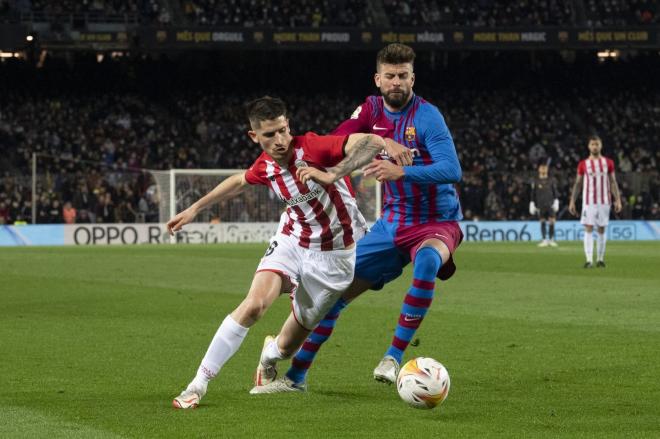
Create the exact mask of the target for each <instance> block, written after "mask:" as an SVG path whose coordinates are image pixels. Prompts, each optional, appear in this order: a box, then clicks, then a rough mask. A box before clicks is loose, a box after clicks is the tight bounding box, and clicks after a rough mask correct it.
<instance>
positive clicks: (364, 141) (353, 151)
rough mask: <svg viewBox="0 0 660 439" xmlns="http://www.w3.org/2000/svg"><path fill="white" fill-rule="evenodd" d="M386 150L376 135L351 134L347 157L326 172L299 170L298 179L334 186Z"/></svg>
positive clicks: (380, 138)
mask: <svg viewBox="0 0 660 439" xmlns="http://www.w3.org/2000/svg"><path fill="white" fill-rule="evenodd" d="M383 148H385V141H384V140H383V138H382V137H380V136H376V135H374V134H351V135H350V136H349V137H348V140H347V141H346V145H345V146H344V151H345V153H346V157H344V159H343V160H342V161H340V162H339V163H337V164H336V165H335V166H333V167H331V168H328V169H326V171H325V172H323V171H321V170H320V169H316V168H311V167H310V168H298V178H299V179H300V181H301V182H303V183H306V182H307V180H309V179H312V180H314V181H316V182H317V183H321V184H332V183H334V182H335V181H337V180H339V179H340V178H342V177H344V176H346V175H348V174H350V173H351V172H353V171H354V170H356V169H358V168H361V167H362V166H364V165H366V164H367V163H369V162H370V161H371V160H372V159H373V158H374V157H376V155H378V153H379V152H381V151H382V150H383Z"/></svg>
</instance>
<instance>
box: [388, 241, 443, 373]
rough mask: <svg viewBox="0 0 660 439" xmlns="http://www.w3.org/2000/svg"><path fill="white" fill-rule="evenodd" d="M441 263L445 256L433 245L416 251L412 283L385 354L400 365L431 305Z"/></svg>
mask: <svg viewBox="0 0 660 439" xmlns="http://www.w3.org/2000/svg"><path fill="white" fill-rule="evenodd" d="M441 266H442V258H441V257H440V253H439V252H438V250H436V249H435V248H433V247H422V248H420V249H419V250H417V254H416V255H415V267H414V269H413V281H412V286H411V287H410V290H408V294H406V297H405V299H404V300H403V305H402V306H401V314H400V315H399V323H398V324H397V325H396V330H395V331H394V337H393V338H392V344H391V345H390V347H389V349H388V350H387V352H386V353H385V355H389V356H391V357H394V359H396V361H397V362H398V363H399V364H401V360H402V359H403V352H404V351H405V350H406V348H407V347H408V344H409V343H410V340H412V338H413V336H414V335H415V332H416V331H417V328H419V325H421V324H422V320H424V316H425V315H426V312H427V311H428V309H429V307H430V306H431V301H433V293H434V291H433V290H434V288H435V277H436V275H437V273H438V270H440V267H441Z"/></svg>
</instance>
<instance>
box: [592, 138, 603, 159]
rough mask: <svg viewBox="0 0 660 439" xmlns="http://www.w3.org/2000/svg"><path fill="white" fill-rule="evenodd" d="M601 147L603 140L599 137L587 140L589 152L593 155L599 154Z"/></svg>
mask: <svg viewBox="0 0 660 439" xmlns="http://www.w3.org/2000/svg"><path fill="white" fill-rule="evenodd" d="M602 149H603V142H601V141H600V139H591V140H590V141H589V152H590V153H591V155H593V156H599V155H600V151H601V150H602Z"/></svg>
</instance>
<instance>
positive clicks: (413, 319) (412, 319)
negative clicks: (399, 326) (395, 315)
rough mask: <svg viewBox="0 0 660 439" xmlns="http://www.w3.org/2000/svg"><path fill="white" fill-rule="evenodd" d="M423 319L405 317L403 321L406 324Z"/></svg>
mask: <svg viewBox="0 0 660 439" xmlns="http://www.w3.org/2000/svg"><path fill="white" fill-rule="evenodd" d="M419 319H421V317H412V318H411V317H408V316H403V320H404V321H406V322H414V321H415V320H419Z"/></svg>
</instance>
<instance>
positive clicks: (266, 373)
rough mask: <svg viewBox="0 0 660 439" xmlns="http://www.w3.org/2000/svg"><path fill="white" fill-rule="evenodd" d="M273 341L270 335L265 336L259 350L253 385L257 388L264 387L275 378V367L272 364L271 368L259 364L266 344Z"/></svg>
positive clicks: (273, 338)
mask: <svg viewBox="0 0 660 439" xmlns="http://www.w3.org/2000/svg"><path fill="white" fill-rule="evenodd" d="M273 340H275V337H273V336H272V335H267V336H266V338H265V339H264V347H263V349H262V350H261V356H260V357H259V364H258V365H257V371H256V372H255V373H254V380H253V381H254V385H255V386H257V387H259V386H265V385H266V384H270V383H272V382H273V381H274V380H275V378H277V367H276V366H275V365H274V364H273V365H272V366H264V365H263V364H262V363H261V358H263V356H264V350H266V346H268V344H269V343H270V342H271V341H273Z"/></svg>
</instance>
